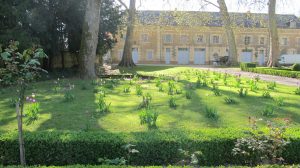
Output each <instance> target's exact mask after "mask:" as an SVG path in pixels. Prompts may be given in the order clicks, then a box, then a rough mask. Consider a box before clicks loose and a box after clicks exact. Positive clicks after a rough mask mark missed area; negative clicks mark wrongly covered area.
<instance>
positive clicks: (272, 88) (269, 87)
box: [267, 82, 277, 90]
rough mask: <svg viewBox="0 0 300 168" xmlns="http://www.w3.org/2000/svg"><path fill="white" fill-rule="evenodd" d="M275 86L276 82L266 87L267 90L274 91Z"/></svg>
mask: <svg viewBox="0 0 300 168" xmlns="http://www.w3.org/2000/svg"><path fill="white" fill-rule="evenodd" d="M276 86H277V84H276V82H272V83H269V84H268V85H267V88H268V89H269V90H274V89H275V88H276Z"/></svg>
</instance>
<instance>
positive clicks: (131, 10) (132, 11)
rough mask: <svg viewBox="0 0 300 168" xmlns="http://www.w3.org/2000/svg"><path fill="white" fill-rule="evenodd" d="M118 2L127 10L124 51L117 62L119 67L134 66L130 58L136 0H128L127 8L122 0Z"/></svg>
mask: <svg viewBox="0 0 300 168" xmlns="http://www.w3.org/2000/svg"><path fill="white" fill-rule="evenodd" d="M119 2H120V3H121V4H122V5H123V6H125V8H126V9H127V11H128V19H127V33H126V39H125V45H124V50H123V51H124V52H123V56H122V60H121V62H120V63H119V66H121V67H133V66H135V64H134V62H133V59H132V44H133V31H134V24H135V13H136V7H135V5H136V0H130V6H129V9H128V8H127V7H126V5H125V4H124V2H122V0H119Z"/></svg>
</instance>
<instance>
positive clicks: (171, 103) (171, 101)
mask: <svg viewBox="0 0 300 168" xmlns="http://www.w3.org/2000/svg"><path fill="white" fill-rule="evenodd" d="M169 107H170V108H173V109H176V108H177V103H176V99H175V98H174V97H173V96H171V97H170V99H169Z"/></svg>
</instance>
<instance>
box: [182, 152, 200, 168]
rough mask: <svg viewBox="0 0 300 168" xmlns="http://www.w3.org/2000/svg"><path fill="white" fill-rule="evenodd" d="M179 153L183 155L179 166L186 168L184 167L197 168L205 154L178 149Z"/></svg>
mask: <svg viewBox="0 0 300 168" xmlns="http://www.w3.org/2000/svg"><path fill="white" fill-rule="evenodd" d="M178 151H179V153H180V154H181V155H182V158H183V159H182V160H180V161H179V163H178V164H180V165H182V166H184V165H193V166H197V165H199V164H200V163H199V159H198V158H200V157H203V153H202V152H201V151H195V152H192V153H190V152H189V151H187V150H183V149H178Z"/></svg>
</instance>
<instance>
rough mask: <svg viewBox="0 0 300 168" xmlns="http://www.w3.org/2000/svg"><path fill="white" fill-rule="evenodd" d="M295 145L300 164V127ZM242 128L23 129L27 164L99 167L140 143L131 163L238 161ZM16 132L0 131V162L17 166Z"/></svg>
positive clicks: (292, 151)
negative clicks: (190, 157) (192, 158)
mask: <svg viewBox="0 0 300 168" xmlns="http://www.w3.org/2000/svg"><path fill="white" fill-rule="evenodd" d="M288 135H291V136H290V137H289V138H291V143H290V144H289V145H288V146H287V148H286V151H285V153H284V158H285V159H286V162H287V163H288V164H299V163H300V129H293V130H289V134H288ZM244 136H245V134H244V132H243V131H241V130H236V129H206V130H200V131H197V132H182V131H181V132H180V131H173V132H160V131H149V132H138V133H108V132H34V133H29V132H26V133H25V148H26V160H27V163H28V164H29V165H56V166H60V165H76V164H83V165H95V164H99V163H98V162H97V160H98V158H104V157H106V158H109V159H114V158H117V157H122V156H126V152H125V150H124V149H123V148H122V146H123V145H126V144H134V145H136V147H135V148H136V149H137V150H139V152H140V153H138V154H135V155H132V156H131V157H130V160H129V164H130V165H141V166H147V165H174V164H176V163H178V161H179V160H181V159H182V157H181V156H180V154H179V152H178V149H184V150H188V151H191V152H195V151H199V150H200V151H202V153H203V157H202V158H199V161H200V163H201V165H205V166H217V165H240V164H241V163H242V162H243V160H242V158H239V157H236V156H233V155H232V152H231V151H232V149H233V146H234V142H235V141H236V139H237V138H241V137H244ZM17 137H18V136H17V133H16V132H12V133H5V134H0V164H2V165H18V164H19V152H18V140H17Z"/></svg>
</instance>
